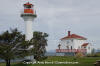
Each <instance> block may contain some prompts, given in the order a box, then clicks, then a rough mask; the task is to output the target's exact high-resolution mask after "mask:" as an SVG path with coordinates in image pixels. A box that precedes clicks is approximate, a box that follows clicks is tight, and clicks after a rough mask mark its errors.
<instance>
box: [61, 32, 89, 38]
mask: <svg viewBox="0 0 100 66" xmlns="http://www.w3.org/2000/svg"><path fill="white" fill-rule="evenodd" d="M69 33H70V32H69V31H68V36H66V37H64V38H61V40H63V39H70V38H74V39H82V40H86V39H87V38H85V37H83V36H79V35H76V34H69Z"/></svg>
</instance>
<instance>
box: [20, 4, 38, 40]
mask: <svg viewBox="0 0 100 66" xmlns="http://www.w3.org/2000/svg"><path fill="white" fill-rule="evenodd" d="M23 6H24V11H23V12H22V13H21V17H22V18H23V19H24V22H25V40H26V41H28V40H31V39H32V38H33V30H32V22H33V21H34V19H35V18H36V17H37V15H36V12H35V10H34V5H33V4H30V3H29V2H27V3H25V4H24V5H23Z"/></svg>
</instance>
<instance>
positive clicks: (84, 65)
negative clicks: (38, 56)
mask: <svg viewBox="0 0 100 66" xmlns="http://www.w3.org/2000/svg"><path fill="white" fill-rule="evenodd" d="M96 60H100V57H83V58H77V59H75V58H74V57H60V56H59V57H57V56H55V57H48V58H47V59H46V60H44V61H48V62H52V61H53V62H55V61H58V62H65V61H67V62H79V64H19V63H12V64H11V66H94V65H93V63H95V62H96ZM0 66H5V64H4V63H0Z"/></svg>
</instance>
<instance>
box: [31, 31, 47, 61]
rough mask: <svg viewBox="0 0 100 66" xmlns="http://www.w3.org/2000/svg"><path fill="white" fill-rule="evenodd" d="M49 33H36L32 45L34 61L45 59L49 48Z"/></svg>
mask: <svg viewBox="0 0 100 66" xmlns="http://www.w3.org/2000/svg"><path fill="white" fill-rule="evenodd" d="M47 37H48V34H47V33H43V32H34V34H33V38H32V39H31V41H30V43H31V44H32V45H33V46H34V47H33V49H32V54H33V55H34V59H36V60H37V61H39V60H43V59H45V58H46V57H45V55H44V54H45V52H46V46H47Z"/></svg>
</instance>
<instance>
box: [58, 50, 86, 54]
mask: <svg viewBox="0 0 100 66" xmlns="http://www.w3.org/2000/svg"><path fill="white" fill-rule="evenodd" d="M86 51H87V50H86V49H56V52H57V53H59V52H86Z"/></svg>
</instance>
